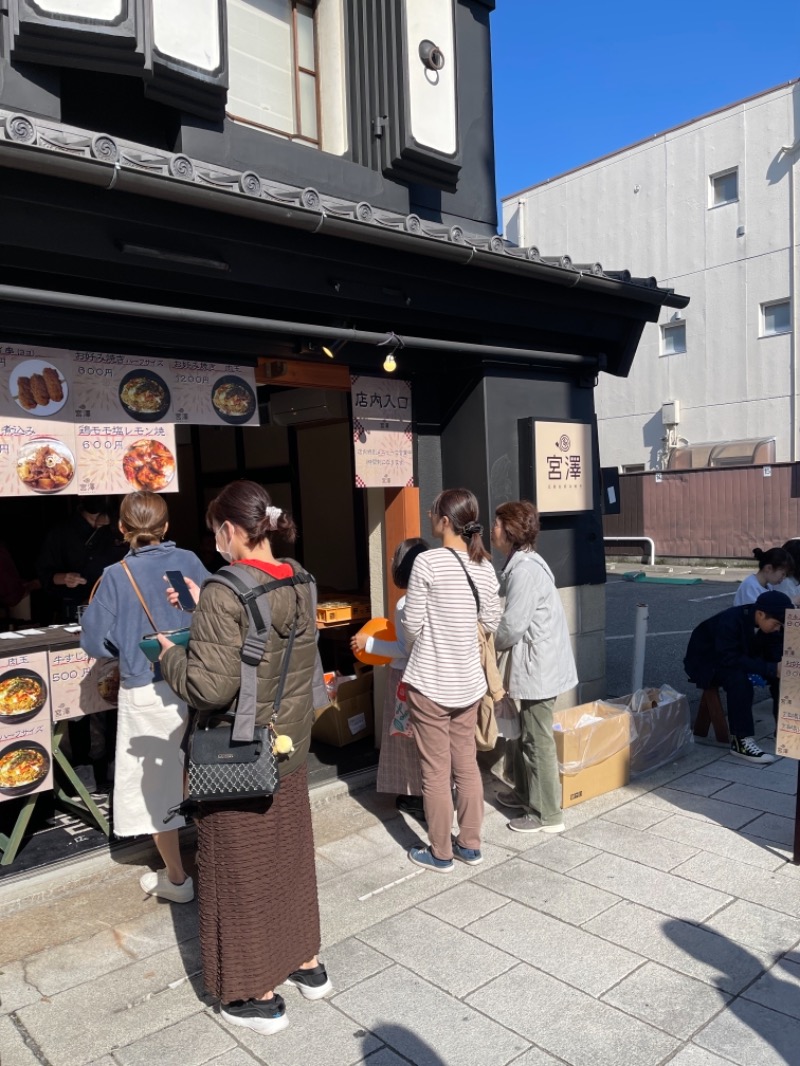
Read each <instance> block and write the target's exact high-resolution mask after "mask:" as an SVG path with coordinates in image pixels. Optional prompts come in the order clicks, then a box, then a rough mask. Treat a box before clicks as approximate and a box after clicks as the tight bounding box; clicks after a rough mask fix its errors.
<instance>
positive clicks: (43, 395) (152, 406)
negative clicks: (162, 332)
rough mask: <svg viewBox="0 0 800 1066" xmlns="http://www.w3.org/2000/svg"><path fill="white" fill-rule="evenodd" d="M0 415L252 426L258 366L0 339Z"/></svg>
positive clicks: (68, 420) (255, 417)
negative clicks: (31, 343) (54, 346)
mask: <svg viewBox="0 0 800 1066" xmlns="http://www.w3.org/2000/svg"><path fill="white" fill-rule="evenodd" d="M0 417H3V418H24V419H29V420H33V421H38V422H47V421H50V420H53V419H57V420H58V421H61V422H66V423H69V424H80V423H92V424H95V425H96V424H98V423H101V424H103V423H104V424H118V423H120V422H122V423H131V422H132V423H141V424H144V425H149V424H153V423H169V422H172V423H177V424H184V425H212V426H213V425H230V426H245V425H252V426H257V425H258V424H259V420H258V399H257V396H256V382H255V370H254V368H253V367H244V366H228V365H226V364H224V363H209V362H205V361H202V360H195V359H172V358H167V357H158V356H137V355H118V354H115V353H113V352H82V351H73V350H67V349H61V348H39V347H36V348H33V347H28V346H25V347H21V346H20V345H9V344H5V345H4V344H0ZM42 432H44V431H42Z"/></svg>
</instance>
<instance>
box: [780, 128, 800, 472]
mask: <svg viewBox="0 0 800 1066" xmlns="http://www.w3.org/2000/svg"><path fill="white" fill-rule="evenodd" d="M798 149H800V138H798V140H796V141H795V142H794V144H784V145H782V146H781V153H780V154H781V155H793V156H794V159H792V161H791V162H790V163H789V217H790V219H791V229H790V248H789V313H790V314H791V316H792V319H791V321H792V328H791V341H790V343H791V361H790V364H789V372H790V377H791V386H790V387H791V390H792V393H791V397H790V403H789V410H790V418H789V422H790V427H791V433H792V443H791V447H790V452H789V454H790V455H791V461H792V462H793V463H795V462H797V456H798V451H799V450H800V449H799V448H798V441H797V434H798V429H800V427H799V426H798V402H799V401H800V396H798V393H799V392H800V382H799V381H798V360H800V321H798V299H797V296H798V292H797V282H798V273H800V272H799V271H798V269H797V245H798V235H797V189H796V188H795V171H796V167H795V163H796V162H797V151H798Z"/></svg>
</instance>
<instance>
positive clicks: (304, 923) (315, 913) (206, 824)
mask: <svg viewBox="0 0 800 1066" xmlns="http://www.w3.org/2000/svg"><path fill="white" fill-rule="evenodd" d="M197 833H198V837H197V839H198V854H197V871H198V905H199V915H200V950H201V955H202V961H203V981H204V983H205V988H206V991H207V992H208V993H209V994H210V995H212V996H216V997H217V998H218V999H220V1000H221V1001H222V1003H230V1002H231V1001H233V1000H238V999H255V998H257V997H259V996H263V995H264V993H265V992H268V991H270V990H271V989H274V988H276V987H277V986H278V985H279V984H281V982H282V981H284V980H285V979H286V978H287V977H288V976H289V974H290V973H291V972H292V971H293V970H296V969H297V968H298V967H299V966H300V965H301V964H302V963H304V962H308V960H309V959H311V958H312V957H313V956H314V955H316V954H317V953H318V952H319V947H320V927H319V901H318V898H317V875H316V868H315V865H314V835H313V830H312V827H311V805H310V803H309V799H308V781H307V775H306V768H305V766H303V767H301V768H300V769H299V770H295V771H294V773H292V774H289V776H288V777H284V778H283V779H282V780H281V787H280V788H279V789H278V791H277V792H276V794H275V795H274V796H272V797H270V798H268V799H265V800H257V801H252V802H250V803H248V804H246V805H245V804H243V805H241V806H237V807H235V808H234V807H232V806H230V805H219V806H217V807H209V809H208V810H206V811H204V813H203V815H202V817H201V818H200V819H199V821H198V831H197Z"/></svg>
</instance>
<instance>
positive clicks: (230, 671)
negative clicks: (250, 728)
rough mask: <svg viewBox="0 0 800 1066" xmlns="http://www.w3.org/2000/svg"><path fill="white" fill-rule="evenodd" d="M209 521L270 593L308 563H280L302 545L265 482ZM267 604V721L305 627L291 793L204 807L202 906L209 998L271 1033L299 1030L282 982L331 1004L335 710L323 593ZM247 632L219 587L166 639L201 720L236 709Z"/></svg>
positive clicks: (284, 595)
mask: <svg viewBox="0 0 800 1066" xmlns="http://www.w3.org/2000/svg"><path fill="white" fill-rule="evenodd" d="M207 520H208V525H209V527H210V528H211V529H212V530H213V531H214V534H215V536H216V543H217V550H218V551H219V553H220V554H221V555H222V557H223V558H224V559H225V560H226V561H228V562H234V563H235V564H237V566H246V567H248V568H251V573H252V571H255V572H256V573H257V574H258V578H259V580H260V581H261V582H262V583H263V584H266V583H268V582H270V581H272V580H276V579H278V580H279V579H281V578H287V577H292V576H293V574H295V573H297V572H302V568H301V567H300V566H299V564H298V563H296V562H294V561H291V562H290V561H286V560H277V559H276V558H275V556H274V554H273V551H272V538H273V537H276V538H277V537H279V538H280V539H281V540H283V541H284V542H285V541H291V540H293V539H294V537H295V536H296V532H297V531H296V529H295V526H294V522H293V521H292V519H291V518H290V517H289V516H288V515H287V514H285V513H284V512H283V511H281V510H280V508H278V507H273V506H272V502H271V500H270V498H269V495H268V494H267V492H266V491H265V489H263V488H262V487H261V486H260V485H257V484H256V483H255V482H252V481H237V482H234V483H233V484H231V485H228V486H227V487H226V488H225V489H223V490H222V492H221V493H220V495H219V496H218V497H217V498H216V499H215V500H213V501H212V503H211V505H210V506H209V508H208V515H207ZM195 590H196V586H195ZM265 595H266V597H267V598H268V601H269V607H270V612H271V626H270V631H269V637H268V640H267V645H266V648H265V651H264V655H263V658H262V661H261V663H260V665H259V667H258V698H257V710H256V723H257V724H259V725H266V724H267V723H268V722H269V719H270V716H271V714H272V711H273V701H274V698H275V693H276V689H277V684H278V677H279V674H280V670H281V664H282V661H283V658H284V653H285V651H286V646H287V638H288V636H289V632H290V630H291V627H292V623H293V621H294V620H295V618H296V619H297V628H296V637H295V641H294V645H293V648H292V653H291V657H290V660H289V667H288V674H287V678H286V684H285V688H284V692H283V699H282V702H281V708H280V713H279V715H278V718H277V721H276V722H275V729H276V731H277V733H279V734H284V735H288V736H289V737H290V738H291V740H292V743H293V745H294V753H293V754H292V755H291V756H290V757H289V759H288V760H282V763H281V784H280V788H279V789H278V791H277V792H276V793H275V794H274V795H273V796H268V797H266V798H263V799H257V800H248V801H241V802H238V803H226V804H212V803H204V804H202V805H201V808H200V815H199V817H198V879H199V885H198V887H199V892H198V897H199V907H200V948H201V953H202V960H203V977H204V981H205V986H206V990H207V991H208V992H209V993H210V994H211V995H214V996H217V997H218V998H219V999H220V1001H221V1007H222V1016H223V1018H225V1020H226V1021H227V1022H229V1023H230V1024H232V1025H238V1026H243V1027H246V1028H249V1029H252V1030H254V1031H255V1032H258V1033H263V1034H268V1033H274V1032H278V1031H279V1030H281V1029H284V1028H286V1026H287V1025H288V1018H287V1016H286V1008H285V1004H284V1001H283V998H282V997H281V996H280V995H278V993H277V992H275V988H276V987H277V985H279V984H282V983H289V984H292V985H294V986H295V987H296V988H297V989H298V990H299V991H300V993H301V994H302V995H303V996H304V997H305V998H306V999H320V998H321V997H323V996H325V995H327V993H328V992H330V991H331V989H332V985H331V983H330V981H329V980H328V976H327V973H326V971H325V967H324V966H323V965H322V964H321V963H320V962H319V961H318V959H317V952H318V951H319V947H320V925H319V903H318V899H317V881H316V871H315V865H314V838H313V834H312V829H311V808H310V804H309V798H308V782H307V777H306V756H307V754H308V747H309V742H310V735H311V726H312V724H313V721H314V708H315V706H323V705H324V704H326V703H327V698H326V697H325V694H324V685H322V670H321V667H320V664H319V655H318V653H317V628H316V594H315V591H314V585H313V583H311V584H298V585H288V586H282V587H279V588H276V589H273V590H271V591H269V592H267V593H266V594H265ZM247 631H248V618H247V613H246V609H245V607H244V606H243V604H242V603H241V601H240V600H239V598H238V597H237V596H236V595H235V594H234V592H233V591H232V590H231V589H229V588H226V587H225V586H224V585H222V584H220V583H209V584H207V585H206V586H205V587H204V588H203V590H202V592H201V593H200V596H199V601H198V604H197V609H196V612H195V615H194V618H193V620H192V632H191V639H190V641H189V645H188V647H187V648H181V647H178V646H176V645H173V644H171V643H170V642H169V640H167V638H165V637H160V639H161V643H162V646H163V647H164V651H163V652H162V655H161V659H160V662H161V669H162V671H163V675H164V678H165V680H166V681H167V682H168V683H169V685H170V686H171V687H172V688H173V689H174V691H175V692H176V693H178V694H179V695H180V696H181V698H182V699H185V700H186V702H187V703H188V704H189V705H190V706H191V707H194V708H196V710H197V713H198V714H199V715H200V716H201V718H200V721H201V722H202V720H203V718H205V717H207V716H208V715H209V714H210V713H211V712H214V711H219V710H221V709H224V708H228V707H230V705H231V703H232V702H233V701H234V700H235V698H236V695H237V693H238V691H239V685H240V676H241V660H240V655H241V649H242V644H243V642H244V639H245V636H246V634H247Z"/></svg>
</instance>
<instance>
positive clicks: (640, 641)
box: [631, 603, 650, 692]
mask: <svg viewBox="0 0 800 1066" xmlns="http://www.w3.org/2000/svg"><path fill="white" fill-rule="evenodd" d="M649 617H650V615H649V612H648V609H647V604H646V603H637V604H636V622H635V625H634V630H633V669H632V671H631V692H638V691H639V689H640V688H642V687H643V685H644V657H645V651H646V648H647V622H648V619H649Z"/></svg>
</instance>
